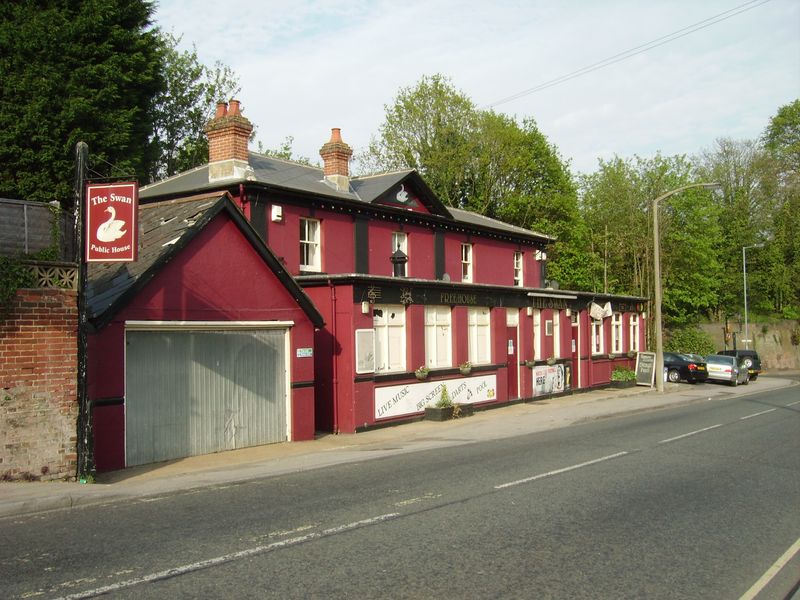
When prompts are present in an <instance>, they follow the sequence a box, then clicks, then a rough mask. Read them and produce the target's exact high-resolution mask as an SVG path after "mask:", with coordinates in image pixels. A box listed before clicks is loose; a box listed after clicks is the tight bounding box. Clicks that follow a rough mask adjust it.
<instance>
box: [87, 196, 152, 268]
mask: <svg viewBox="0 0 800 600" xmlns="http://www.w3.org/2000/svg"><path fill="white" fill-rule="evenodd" d="M138 211H139V188H138V185H137V184H136V183H110V184H102V185H100V184H98V185H95V184H90V185H88V186H86V262H132V261H135V260H136V250H137V246H138V240H137V235H136V234H137V232H138V229H139V226H138V223H137V216H138Z"/></svg>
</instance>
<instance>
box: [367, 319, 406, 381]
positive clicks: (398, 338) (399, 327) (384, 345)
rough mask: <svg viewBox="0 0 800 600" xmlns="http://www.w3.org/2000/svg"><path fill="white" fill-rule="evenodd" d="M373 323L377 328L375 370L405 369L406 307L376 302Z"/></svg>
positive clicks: (378, 371) (380, 371)
mask: <svg viewBox="0 0 800 600" xmlns="http://www.w3.org/2000/svg"><path fill="white" fill-rule="evenodd" d="M372 325H373V329H375V372H376V373H397V372H403V371H405V370H406V307H405V306H403V305H402V304H376V305H375V306H373V307H372Z"/></svg>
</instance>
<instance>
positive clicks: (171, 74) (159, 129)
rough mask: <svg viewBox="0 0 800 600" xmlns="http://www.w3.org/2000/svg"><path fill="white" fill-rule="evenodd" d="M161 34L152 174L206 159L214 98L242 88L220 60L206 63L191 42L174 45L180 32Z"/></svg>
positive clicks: (178, 169) (229, 95) (231, 94)
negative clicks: (156, 153) (161, 86)
mask: <svg viewBox="0 0 800 600" xmlns="http://www.w3.org/2000/svg"><path fill="white" fill-rule="evenodd" d="M160 37H161V44H162V45H163V48H164V67H163V71H162V74H163V77H164V82H165V87H164V89H163V90H162V91H161V93H160V94H158V95H157V96H156V98H155V119H154V140H155V143H156V145H157V147H158V150H159V156H158V159H157V160H156V161H155V163H154V164H153V167H152V169H151V173H150V179H151V180H157V179H162V178H164V177H169V176H170V175H174V174H176V173H179V172H181V171H185V170H187V169H191V168H193V167H196V166H199V165H202V164H204V163H206V162H208V139H207V138H206V135H205V133H204V127H205V125H206V123H207V122H208V120H209V119H210V118H211V117H212V116H213V114H214V110H215V107H216V104H217V102H218V101H220V100H229V99H230V98H232V97H235V95H236V94H238V93H239V91H240V89H241V88H240V86H239V82H238V78H237V77H236V75H235V74H234V72H233V71H232V70H231V68H230V67H228V66H226V65H224V64H222V63H221V62H219V61H217V62H216V63H215V64H214V66H213V67H207V66H205V65H203V64H201V63H200V61H199V60H198V58H197V51H196V50H195V48H194V47H193V48H192V50H184V51H180V50H178V45H179V44H180V41H181V40H180V38H176V37H175V36H174V35H172V34H161V36H160Z"/></svg>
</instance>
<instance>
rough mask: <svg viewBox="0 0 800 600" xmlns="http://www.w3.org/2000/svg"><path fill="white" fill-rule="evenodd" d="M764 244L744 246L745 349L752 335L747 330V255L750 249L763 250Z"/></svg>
mask: <svg viewBox="0 0 800 600" xmlns="http://www.w3.org/2000/svg"><path fill="white" fill-rule="evenodd" d="M763 247H764V244H753V245H752V246H742V276H743V277H744V340H743V341H744V349H745V350H747V349H748V344H749V343H750V333H749V332H748V330H747V253H746V252H745V251H746V250H747V249H748V248H763Z"/></svg>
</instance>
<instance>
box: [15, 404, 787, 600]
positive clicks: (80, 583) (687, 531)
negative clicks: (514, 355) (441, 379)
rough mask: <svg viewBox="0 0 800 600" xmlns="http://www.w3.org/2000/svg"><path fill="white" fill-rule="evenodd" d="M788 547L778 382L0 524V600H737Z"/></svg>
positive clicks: (783, 579) (783, 580) (782, 577)
mask: <svg viewBox="0 0 800 600" xmlns="http://www.w3.org/2000/svg"><path fill="white" fill-rule="evenodd" d="M365 458H367V456H366V455H365ZM799 539H800V398H798V392H797V389H796V388H788V389H785V390H779V391H774V392H770V393H769V394H768V395H763V396H759V395H750V396H746V397H728V398H721V399H715V400H710V401H708V402H701V403H696V404H691V405H685V406H680V407H675V408H671V409H667V410H661V411H658V412H651V413H643V414H636V415H630V416H626V417H618V418H613V419H606V420H601V421H594V422H589V423H584V424H581V425H575V426H571V427H567V428H563V429H558V430H553V431H548V432H543V433H536V434H532V435H526V436H520V437H514V438H508V439H502V440H495V441H491V442H482V443H473V444H465V445H462V446H456V447H449V448H445V449H439V450H435V451H425V452H417V453H413V454H404V455H402V456H397V457H389V458H380V459H375V460H365V461H364V462H359V463H351V464H346V465H340V466H335V467H328V468H324V469H319V470H315V471H308V472H304V473H299V474H293V475H282V476H277V477H271V478H265V479H258V480H253V481H249V482H246V483H240V484H234V485H228V486H217V487H214V488H206V489H200V490H194V491H191V492H186V493H176V494H170V495H165V496H162V497H156V498H142V499H140V500H137V501H133V502H117V503H111V504H108V505H105V506H93V507H87V508H84V509H80V510H71V511H55V512H52V513H45V514H40V515H36V516H26V517H17V518H9V519H3V520H0V597H2V598H42V599H45V598H59V597H74V598H78V597H80V598H83V597H95V596H97V595H100V594H107V597H111V598H359V599H360V598H459V599H462V598H614V599H618V598H648V599H649V598H654V599H658V598H670V599H672V598H686V599H692V598H698V599H701V598H702V599H704V600H706V599H713V598H720V599H731V598H733V599H737V598H741V597H742V596H743V595H744V594H746V592H747V591H748V590H749V589H750V588H751V586H753V584H754V583H756V582H757V581H758V580H759V578H761V577H762V575H764V573H765V572H767V571H768V570H769V569H770V567H771V566H773V565H774V564H775V562H776V560H777V559H779V557H781V556H782V555H785V553H786V552H787V550H788V549H790V548H791V547H792V546H793V545H795V544H797V542H798V540H799ZM794 567H795V563H790V564H789V566H788V568H784V569H783V570H782V571H781V572H780V573H779V575H778V577H777V578H776V581H778V582H779V584H780V586H782V587H780V590H781V591H780V592H776V591H771V592H770V593H775V594H781V595H777V596H775V597H779V598H780V597H783V595H785V593H786V592H787V591H788V590H789V589H790V588H791V586H792V585H793V584H794V582H796V580H797V579H798V578H800V571H792V569H794ZM795 575H796V577H795ZM773 585H775V584H774V582H773Z"/></svg>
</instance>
